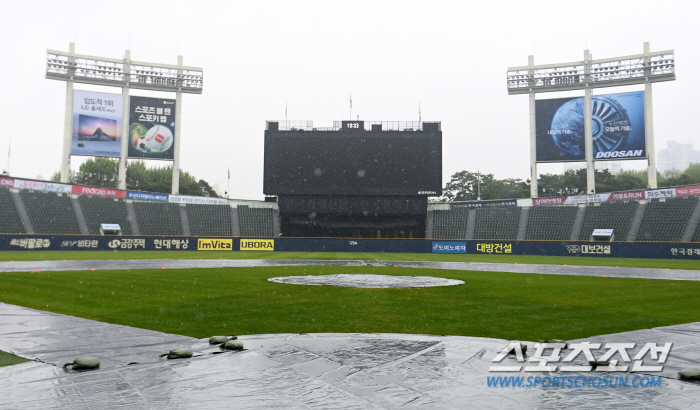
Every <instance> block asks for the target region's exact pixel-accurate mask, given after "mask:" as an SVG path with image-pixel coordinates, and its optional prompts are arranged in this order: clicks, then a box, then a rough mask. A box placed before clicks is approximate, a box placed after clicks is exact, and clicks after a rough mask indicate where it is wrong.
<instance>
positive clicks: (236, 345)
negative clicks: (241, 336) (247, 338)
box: [221, 340, 243, 350]
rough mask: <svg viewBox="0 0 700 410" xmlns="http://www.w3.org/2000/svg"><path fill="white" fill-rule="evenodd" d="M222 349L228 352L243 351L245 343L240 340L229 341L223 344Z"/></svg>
mask: <svg viewBox="0 0 700 410" xmlns="http://www.w3.org/2000/svg"><path fill="white" fill-rule="evenodd" d="M221 348H222V349H226V350H243V342H241V341H240V340H229V341H228V342H226V343H224V344H222V345H221Z"/></svg>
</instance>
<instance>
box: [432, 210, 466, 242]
mask: <svg viewBox="0 0 700 410" xmlns="http://www.w3.org/2000/svg"><path fill="white" fill-rule="evenodd" d="M468 215H469V208H466V207H460V208H452V209H450V210H436V211H433V239H465V238H466V237H467V217H468Z"/></svg>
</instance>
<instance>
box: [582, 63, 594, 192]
mask: <svg viewBox="0 0 700 410" xmlns="http://www.w3.org/2000/svg"><path fill="white" fill-rule="evenodd" d="M590 61H591V53H590V51H589V50H584V51H583V62H584V75H585V76H586V78H588V77H589V76H590V70H591V66H590ZM591 94H592V92H591V87H589V86H588V83H586V94H585V95H584V97H583V135H584V143H585V150H586V193H587V194H589V195H590V194H595V163H594V162H593V130H592V129H591V127H592V126H593V119H592V112H591Z"/></svg>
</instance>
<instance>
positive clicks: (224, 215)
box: [187, 204, 233, 236]
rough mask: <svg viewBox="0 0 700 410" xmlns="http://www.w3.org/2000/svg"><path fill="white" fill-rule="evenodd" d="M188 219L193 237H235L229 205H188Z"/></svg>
mask: <svg viewBox="0 0 700 410" xmlns="http://www.w3.org/2000/svg"><path fill="white" fill-rule="evenodd" d="M187 218H188V219H189V222H190V232H191V234H192V235H193V236H233V231H232V229H231V208H230V207H229V206H228V205H202V204H187Z"/></svg>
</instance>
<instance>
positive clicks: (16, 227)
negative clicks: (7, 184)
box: [0, 188, 24, 233]
mask: <svg viewBox="0 0 700 410" xmlns="http://www.w3.org/2000/svg"><path fill="white" fill-rule="evenodd" d="M0 207H1V208H2V212H3V215H2V218H0V232H1V233H24V227H23V226H22V220H21V219H20V218H19V214H18V213H17V208H16V207H15V203H14V201H13V200H12V193H11V192H10V190H9V189H7V188H0Z"/></svg>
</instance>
